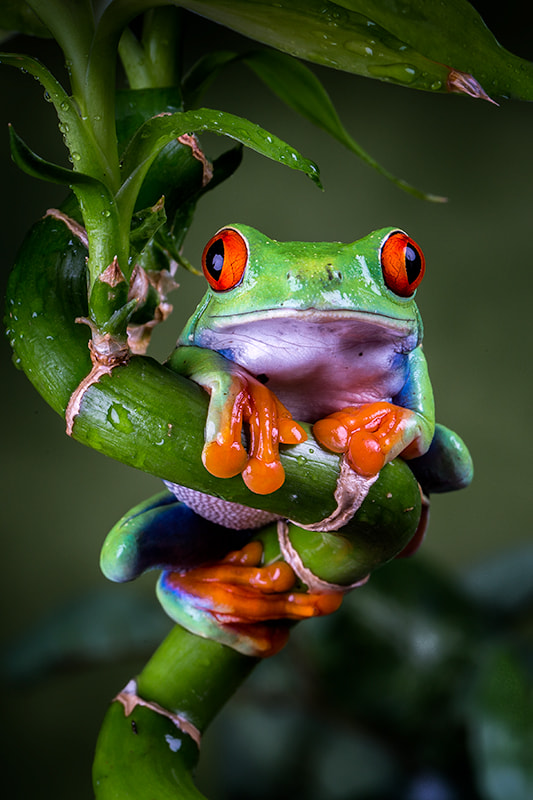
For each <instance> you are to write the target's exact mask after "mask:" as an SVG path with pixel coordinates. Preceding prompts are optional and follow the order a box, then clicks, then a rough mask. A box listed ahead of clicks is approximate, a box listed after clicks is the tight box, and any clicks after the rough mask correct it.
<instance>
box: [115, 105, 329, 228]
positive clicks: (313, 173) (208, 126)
mask: <svg viewBox="0 0 533 800" xmlns="http://www.w3.org/2000/svg"><path fill="white" fill-rule="evenodd" d="M206 131H208V132H210V133H216V134H219V135H221V136H229V137H230V138H231V139H236V140H237V141H238V142H240V143H241V144H243V145H245V146H246V147H249V148H250V149H252V150H255V151H256V152H258V153H260V154H261V155H264V156H267V158H271V159H272V160H274V161H278V162H279V163H280V164H285V165H286V166H288V167H291V169H297V170H300V171H302V172H303V173H304V174H306V175H307V176H308V177H309V178H311V180H312V181H313V182H314V183H316V184H317V186H319V187H320V186H321V184H320V178H319V172H318V167H317V166H316V164H314V163H313V162H312V161H310V160H309V159H307V158H304V157H303V156H302V155H301V154H300V153H299V152H298V151H297V150H295V149H294V148H293V147H291V146H290V145H288V144H287V143H286V142H284V141H282V140H281V139H279V138H278V137H277V136H274V134H272V133H269V132H268V131H266V130H264V128H261V127H260V126H259V125H255V124H254V123H253V122H250V121H249V120H247V119H243V118H242V117H237V116H235V115H234V114H227V113H225V112H223V111H215V110H213V109H210V108H202V109H199V110H198V111H186V112H183V113H181V112H178V113H175V114H164V115H160V116H157V117H152V119H149V120H148V121H147V122H145V123H144V125H142V126H141V127H140V128H139V129H138V131H137V133H136V134H135V136H134V137H133V138H132V139H131V141H130V143H129V144H128V146H127V148H126V150H125V152H124V158H123V163H122V174H123V184H122V187H121V189H120V191H119V193H118V198H119V201H120V203H121V204H122V207H123V208H124V207H125V209H126V213H127V212H128V210H129V208H132V207H133V204H134V203H135V199H136V197H137V194H138V191H139V188H140V186H141V184H142V182H143V180H144V177H145V175H146V173H147V171H148V169H149V168H150V165H151V164H152V162H153V161H154V159H155V157H156V156H157V154H158V153H159V152H160V150H162V148H163V147H165V146H166V145H167V144H168V143H169V142H171V141H172V140H173V139H175V138H177V137H179V136H182V135H183V134H185V133H201V132H206Z"/></svg>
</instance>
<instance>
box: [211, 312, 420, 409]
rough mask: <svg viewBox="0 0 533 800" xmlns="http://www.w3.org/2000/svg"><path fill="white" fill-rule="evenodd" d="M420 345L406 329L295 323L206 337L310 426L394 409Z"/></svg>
mask: <svg viewBox="0 0 533 800" xmlns="http://www.w3.org/2000/svg"><path fill="white" fill-rule="evenodd" d="M416 344H417V342H416V335H415V334H414V333H413V332H412V330H411V329H407V328H406V326H403V327H400V326H396V327H390V326H388V325H379V324H375V323H368V322H366V321H365V322H362V321H360V320H357V321H353V320H347V319H340V320H339V319H337V320H333V321H332V322H331V323H324V322H323V321H322V322H320V323H316V322H305V321H301V320H299V319H294V320H293V319H287V318H285V319H283V320H264V321H260V322H257V321H255V322H254V323H253V324H241V325H235V326H232V327H231V328H226V329H224V331H213V330H210V331H206V332H205V335H204V336H202V342H201V346H203V347H210V348H211V349H216V350H218V351H219V352H221V353H223V354H224V355H225V356H226V357H228V358H230V359H231V360H232V361H235V362H236V363H238V364H240V365H241V366H243V367H245V368H246V369H247V370H248V371H249V372H250V373H251V374H252V375H255V376H256V377H259V379H260V380H262V381H263V382H264V383H266V385H267V386H268V387H269V389H271V390H272V391H273V392H274V393H275V394H276V396H277V397H279V399H280V400H281V402H282V403H284V405H285V406H286V407H287V408H288V410H289V411H290V412H291V414H292V415H293V417H294V418H295V419H300V420H303V421H308V422H314V421H316V420H317V419H320V418H321V417H323V416H325V415H327V414H331V413H332V412H333V411H338V410H339V409H341V408H344V407H346V406H351V405H359V404H361V403H368V402H374V401H378V400H389V401H390V400H391V399H392V398H393V397H394V396H395V395H396V394H398V392H399V391H400V390H401V388H402V387H403V386H404V384H405V382H406V380H407V373H408V353H409V352H410V351H411V350H412V349H414V347H415V346H416Z"/></svg>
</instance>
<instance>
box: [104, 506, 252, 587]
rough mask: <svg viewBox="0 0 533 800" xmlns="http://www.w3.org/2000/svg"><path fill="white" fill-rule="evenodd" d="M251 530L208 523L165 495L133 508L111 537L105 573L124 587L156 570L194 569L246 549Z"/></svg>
mask: <svg viewBox="0 0 533 800" xmlns="http://www.w3.org/2000/svg"><path fill="white" fill-rule="evenodd" d="M252 535H253V531H251V530H234V529H232V528H226V527H224V526H222V525H218V524H216V523H215V522H211V521H209V520H206V519H203V518H202V517H200V516H198V514H196V513H195V512H194V511H193V510H192V509H191V508H189V507H188V506H187V505H185V504H184V503H182V502H180V501H179V500H177V499H176V497H175V496H174V495H173V494H171V492H168V491H165V492H160V493H159V494H157V495H155V496H154V497H151V498H150V499H149V500H145V501H144V502H142V503H140V504H139V505H137V506H135V507H134V508H132V509H131V510H130V511H128V512H127V513H126V514H124V516H123V517H122V518H121V519H120V520H119V521H118V522H117V523H116V525H114V526H113V528H112V529H111V531H110V532H109V533H108V535H107V537H106V540H105V542H104V546H103V548H102V552H101V555H100V567H101V569H102V572H103V573H104V575H105V576H106V578H108V579H109V580H111V581H116V582H118V583H123V582H125V581H131V580H133V579H134V578H137V577H138V576H139V575H142V573H144V572H146V571H147V570H150V569H169V568H176V567H179V568H180V569H181V568H185V569H187V568H190V567H193V566H198V565H199V564H203V563H205V562H206V561H210V560H213V559H220V558H223V557H224V556H225V555H226V553H227V552H228V550H231V549H235V548H237V547H242V546H243V545H244V544H246V542H248V541H249V540H250V538H251V537H252Z"/></svg>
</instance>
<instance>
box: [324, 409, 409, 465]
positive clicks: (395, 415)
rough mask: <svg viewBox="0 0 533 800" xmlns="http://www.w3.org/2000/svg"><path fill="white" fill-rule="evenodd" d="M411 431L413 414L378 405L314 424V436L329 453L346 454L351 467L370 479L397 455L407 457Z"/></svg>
mask: <svg viewBox="0 0 533 800" xmlns="http://www.w3.org/2000/svg"><path fill="white" fill-rule="evenodd" d="M414 427H416V414H415V413H414V412H413V411H410V410H409V409H407V408H402V407H401V406H396V405H393V404H392V403H385V402H380V403H367V404H365V405H363V406H359V407H352V406H349V407H347V408H344V409H342V411H335V412H334V413H333V414H330V415H329V417H325V418H324V419H320V420H318V422H315V424H314V426H313V433H314V435H315V436H316V438H317V439H318V441H319V442H320V444H322V445H323V446H324V447H326V448H327V449H328V450H332V451H333V452H334V453H346V457H347V459H348V463H349V464H350V466H351V467H352V468H353V469H354V470H355V471H356V472H358V473H359V475H362V476H363V477H365V478H370V477H372V476H373V475H377V473H378V472H379V471H380V469H382V467H384V466H385V464H386V463H387V462H388V461H391V460H392V459H393V458H395V457H396V456H397V455H399V453H403V455H404V456H405V457H409V449H410V445H411V444H412V443H413V440H414V437H413V435H412V432H413V428H414ZM414 454H415V453H413V455H414Z"/></svg>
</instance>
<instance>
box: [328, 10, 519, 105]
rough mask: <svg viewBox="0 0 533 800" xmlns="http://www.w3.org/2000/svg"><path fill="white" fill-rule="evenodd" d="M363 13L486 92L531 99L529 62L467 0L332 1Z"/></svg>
mask: <svg viewBox="0 0 533 800" xmlns="http://www.w3.org/2000/svg"><path fill="white" fill-rule="evenodd" d="M336 2H337V4H338V5H339V6H342V7H343V8H344V9H347V10H348V11H356V12H359V13H362V14H368V16H369V17H371V19H373V20H374V21H375V22H377V23H378V25H382V26H383V28H385V29H386V30H388V31H390V32H391V33H392V34H394V35H395V36H397V37H398V38H399V39H401V40H402V41H404V42H406V43H407V44H408V45H410V46H411V47H413V48H414V49H415V50H417V51H418V52H419V53H422V54H423V55H425V56H426V57H427V58H429V59H432V60H435V61H439V62H441V63H444V64H448V65H449V66H451V67H453V69H455V70H460V71H461V72H464V73H469V74H471V75H473V76H474V77H475V78H476V79H477V80H478V81H479V83H480V84H481V85H482V86H483V88H484V89H485V91H486V92H488V93H489V94H490V95H493V94H494V95H500V96H509V97H514V98H515V99H518V100H533V64H532V63H531V62H530V61H526V60H524V59H522V58H519V57H518V56H515V55H513V54H512V53H510V52H509V51H508V50H505V48H503V47H502V46H501V45H500V44H499V42H498V41H497V40H496V39H495V37H494V35H493V34H492V33H491V31H490V30H489V29H488V27H487V26H486V25H485V23H484V22H483V19H482V17H481V16H480V14H479V13H478V12H477V11H476V9H475V8H474V7H473V6H472V5H471V4H470V3H468V2H467V0H446V2H445V3H431V2H428V1H427V0H408V1H407V2H405V1H404V2H403V3H402V4H401V13H398V10H397V4H396V3H390V2H386V3H384V2H383V0H336Z"/></svg>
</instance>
